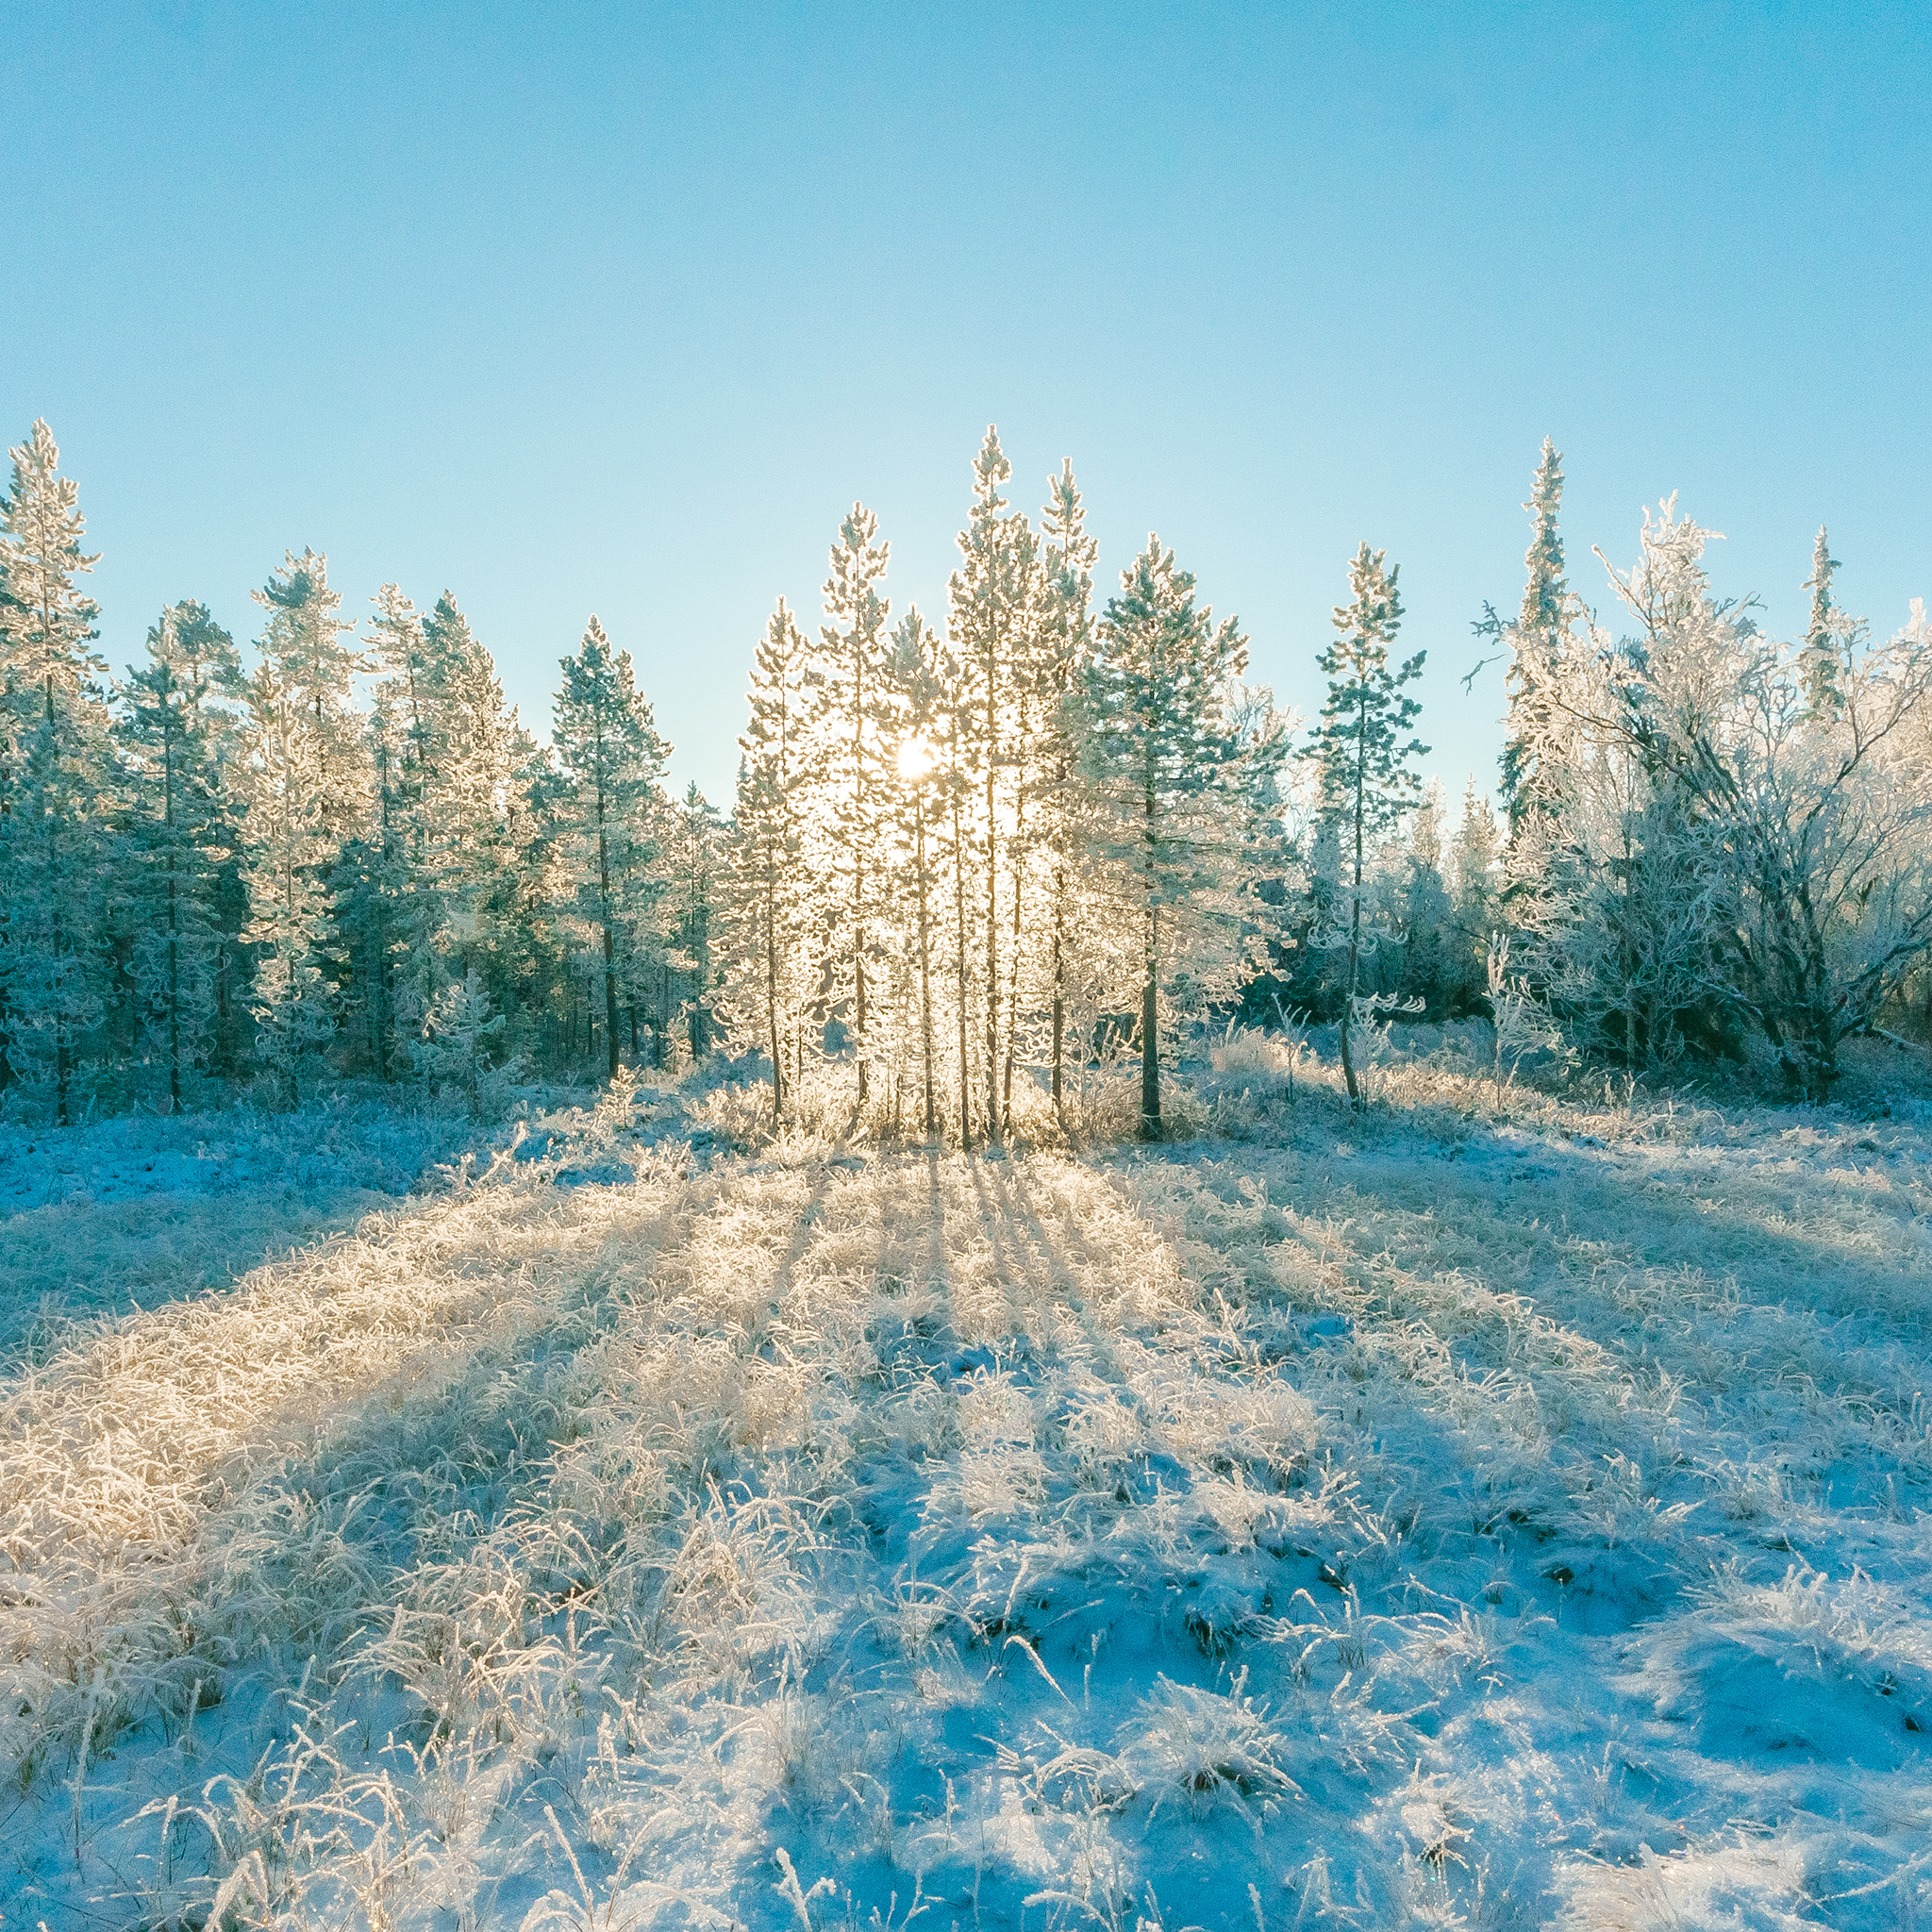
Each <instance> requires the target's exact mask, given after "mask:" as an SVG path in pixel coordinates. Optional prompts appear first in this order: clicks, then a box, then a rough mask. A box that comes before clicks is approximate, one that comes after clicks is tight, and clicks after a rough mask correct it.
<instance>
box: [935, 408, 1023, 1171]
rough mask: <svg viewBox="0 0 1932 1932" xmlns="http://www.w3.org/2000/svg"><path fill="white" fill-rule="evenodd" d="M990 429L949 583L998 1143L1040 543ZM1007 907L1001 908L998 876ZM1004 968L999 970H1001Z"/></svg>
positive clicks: (1005, 1102) (992, 1122)
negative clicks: (1013, 503) (964, 721)
mask: <svg viewBox="0 0 1932 1932" xmlns="http://www.w3.org/2000/svg"><path fill="white" fill-rule="evenodd" d="M1012 474H1013V470H1012V465H1011V464H1010V463H1009V462H1008V460H1007V458H1006V453H1005V452H1004V451H1003V450H1002V449H1001V448H1000V440H999V432H998V430H997V429H996V428H995V427H994V426H993V425H988V427H987V432H986V441H984V442H983V443H982V444H981V446H980V451H979V455H978V456H977V458H974V465H973V511H972V515H971V517H970V518H969V519H968V522H967V525H966V528H965V529H963V530H962V531H960V533H959V538H958V543H959V551H960V557H961V561H960V564H959V567H958V569H957V570H956V571H954V573H953V575H952V577H951V578H950V580H949V581H948V584H947V598H948V606H949V613H950V614H949V627H950V630H951V633H952V641H953V648H954V650H955V652H956V654H957V656H958V662H959V666H960V669H961V671H962V672H963V673H964V675H965V678H966V692H967V696H968V699H969V703H970V711H969V713H968V718H969V719H970V734H969V735H968V736H967V737H966V738H965V740H964V741H963V742H962V744H961V746H960V751H961V753H962V754H963V757H964V760H965V767H964V768H965V770H966V772H967V773H968V774H969V775H970V778H971V780H972V784H973V789H974V811H975V814H976V823H975V824H974V844H975V846H976V847H977V849H976V851H975V853H974V858H976V860H977V869H978V874H979V877H978V881H977V883H978V894H979V897H980V903H981V907H982V909H983V918H982V922H981V931H980V937H981V939H982V941H983V942H984V945H985V962H986V974H985V985H984V988H983V990H982V993H981V1000H982V1004H983V1007H984V1011H983V1013H982V1015H981V1020H982V1024H983V1026H984V1029H985V1048H986V1062H985V1066H984V1069H983V1077H984V1082H985V1094H986V1131H987V1137H988V1139H989V1140H990V1141H993V1142H995V1143H997V1142H998V1141H999V1140H1000V1138H1001V1136H1002V1134H1003V1132H1004V1131H1005V1127H1006V1124H1007V1115H1008V1106H1009V1101H1010V1094H1011V1085H1010V1073H1009V1063H1010V1059H1011V1053H1010V1051H1008V1052H1004V1053H1003V1052H1002V1046H1001V1035H1000V1012H1001V1008H1002V1006H1003V1005H1004V1006H1005V1007H1006V1008H1007V1011H1008V1048H1010V1043H1011V1042H1010V1034H1011V1031H1012V1024H1011V1022H1012V1016H1013V1013H1014V1008H1015V1004H1016V1002H1015V996H1014V994H1013V992H1012V991H1011V990H1010V988H1008V991H1006V993H1005V997H1004V998H1003V996H1002V989H1003V981H1009V980H1010V978H1011V967H1012V964H1013V962H1014V961H1016V960H1017V957H1018V948H1019V946H1020V943H1021V941H1022V940H1023V938H1024V929H1023V926H1022V925H1021V924H1020V916H1021V913H1022V909H1023V908H1022V904H1021V900H1022V894H1023V892H1024V865H1025V858H1026V852H1025V845H1026V841H1025V838H1024V809H1023V803H1022V801H1023V798H1024V791H1025V784H1024V763H1025V747H1024V741H1023V740H1022V737H1021V728H1022V725H1021V721H1022V715H1023V710H1024V696H1025V692H1026V691H1027V689H1028V687H1029V685H1030V683H1031V681H1032V679H1033V677H1034V675H1035V669H1036V666H1035V658H1036V638H1037V633H1038V630H1039V628H1040V624H1041V606H1042V603H1043V597H1042V581H1041V567H1040V544H1039V539H1038V538H1037V537H1036V536H1035V535H1034V532H1033V528H1032V526H1031V525H1029V524H1028V523H1027V521H1026V518H1025V515H1024V512H1022V511H1019V510H1015V509H1011V508H1008V503H1007V499H1006V498H1005V497H1003V496H1002V495H1001V494H1000V487H1001V485H1002V484H1004V483H1006V482H1007V481H1008V479H1009V478H1010V477H1011V475H1012ZM1003 871H1004V872H1005V874H1006V875H1007V891H1008V908H1007V916H1006V919H1005V920H1004V921H1003V920H1002V918H1001V916H1000V886H1001V874H1002V872H1003ZM1003 964H1005V965H1007V966H1008V971H1007V972H1004V973H1003V972H1002V966H1003Z"/></svg>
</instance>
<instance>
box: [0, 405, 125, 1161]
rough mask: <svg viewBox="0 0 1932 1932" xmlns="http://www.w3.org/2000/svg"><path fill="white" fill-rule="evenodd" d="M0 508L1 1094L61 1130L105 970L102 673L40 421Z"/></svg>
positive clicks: (65, 493)
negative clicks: (28, 1098)
mask: <svg viewBox="0 0 1932 1932" xmlns="http://www.w3.org/2000/svg"><path fill="white" fill-rule="evenodd" d="M9 454H10V456H11V458H12V460H13V475H12V483H11V487H10V489H9V490H8V494H7V496H6V499H5V501H4V504H0V583H4V585H5V590H6V602H5V604H4V606H0V1086H4V1085H10V1084H13V1083H15V1082H25V1083H26V1084H28V1085H30V1086H31V1087H34V1088H37V1089H39V1090H41V1091H44V1092H45V1093H46V1094H47V1095H48V1097H49V1098H50V1099H51V1101H52V1104H53V1108H54V1113H55V1117H56V1118H57V1119H58V1121H60V1122H62V1123H63V1124H64V1123H65V1122H66V1121H67V1120H68V1119H69V1118H70V1114H71V1107H72V1100H73V1092H74V1085H75V1078H76V1076H77V1074H78V1073H79V1071H80V1066H81V1060H82V1055H83V1053H84V1051H85V1049H86V1046H87V1044H88V1042H89V1040H90V1036H91V1035H92V1033H93V1031H94V1029H95V1028H96V1026H97V1025H98V1024H99V1023H100V1020H101V1017H102V1014H103V1011H104V1008H105V999H106V991H107V967H108V961H107V958H106V952H105V947H104V943H103V941H104V939H105V932H104V929H103V923H102V920H101V913H100V908H102V906H103V903H104V901H105V898H106V886H107V881H108V872H109V869H110V867H111V863H112V855H111V853H110V851H109V848H108V818H107V813H106V810H105V806H106V803H107V800H108V795H109V787H110V784H111V777H112V770H111V752H110V748H109V741H108V710H107V707H106V705H105V703H104V701H103V697H102V690H101V686H102V680H103V677H104V675H105V672H106V666H105V665H104V664H103V663H102V661H101V659H100V658H99V657H98V656H97V655H96V654H95V652H94V651H93V649H92V644H93V640H94V637H95V635H96V633H95V630H94V627H93V625H94V618H95V616H96V615H97V607H96V606H95V604H94V602H93V600H92V598H90V597H88V596H87V595H86V594H85V593H84V592H83V591H81V590H80V589H79V588H78V586H77V584H76V581H75V579H76V578H78V577H79V576H81V575H84V574H85V573H87V572H88V571H91V570H92V568H93V566H94V564H95V562H96V561H98V558H96V557H90V556H88V555H87V554H86V553H85V552H84V550H83V549H82V547H81V544H82V539H83V537H84V535H85V528H86V526H85V524H84V522H83V520H82V517H81V513H80V507H79V492H78V490H77V487H76V486H75V482H74V480H73V479H72V478H71V477H67V476H62V475H60V474H59V460H60V452H59V450H58V447H57V446H56V444H55V441H54V438H53V434H52V432H51V431H50V430H49V429H48V427H47V425H46V424H45V423H42V422H37V423H36V424H35V425H34V426H33V430H32V433H31V434H30V435H29V436H28V438H27V440H26V441H25V442H24V443H23V444H21V445H20V446H19V447H18V448H16V449H14V450H12V451H10V452H9Z"/></svg>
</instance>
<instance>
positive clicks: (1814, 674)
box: [1798, 524, 1850, 718]
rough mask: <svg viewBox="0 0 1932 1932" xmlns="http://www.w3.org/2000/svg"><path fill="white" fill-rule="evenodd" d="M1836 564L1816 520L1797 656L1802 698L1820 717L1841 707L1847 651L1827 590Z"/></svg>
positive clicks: (1835, 607) (1836, 610)
mask: <svg viewBox="0 0 1932 1932" xmlns="http://www.w3.org/2000/svg"><path fill="white" fill-rule="evenodd" d="M1838 568H1839V561H1838V558H1835V557H1834V556H1833V555H1832V554H1831V543H1830V541H1829V540H1828V539H1827V538H1826V536H1825V534H1824V525H1823V524H1820V525H1819V526H1818V536H1817V540H1816V541H1814V542H1813V544H1812V546H1811V575H1809V576H1808V577H1807V578H1806V579H1805V585H1804V588H1805V589H1806V590H1807V591H1809V592H1810V595H1811V608H1810V613H1809V616H1808V618H1807V622H1806V625H1805V642H1804V645H1803V648H1802V649H1801V650H1800V652H1799V658H1798V661H1799V667H1800V675H1801V678H1802V680H1803V684H1804V690H1805V702H1806V703H1807V705H1808V706H1809V707H1810V708H1811V710H1812V712H1813V714H1814V715H1816V716H1818V717H1820V718H1836V717H1837V716H1838V715H1839V714H1840V712H1841V711H1842V710H1843V708H1844V671H1845V662H1846V659H1847V658H1848V657H1849V655H1850V652H1849V650H1848V648H1847V643H1848V641H1847V640H1846V639H1845V637H1844V634H1843V633H1844V624H1843V619H1842V617H1841V616H1840V611H1839V608H1838V605H1837V604H1836V603H1835V602H1834V601H1833V598H1832V594H1831V580H1832V577H1833V576H1834V575H1836V574H1837V571H1838Z"/></svg>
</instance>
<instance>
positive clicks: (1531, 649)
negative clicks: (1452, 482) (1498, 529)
mask: <svg viewBox="0 0 1932 1932" xmlns="http://www.w3.org/2000/svg"><path fill="white" fill-rule="evenodd" d="M1562 504H1563V458H1562V456H1561V454H1560V452H1559V451H1558V450H1557V446H1556V444H1555V443H1554V442H1553V441H1551V440H1550V439H1549V438H1548V437H1547V436H1546V437H1544V438H1543V446H1542V453H1541V456H1540V458H1538V461H1537V466H1536V481H1535V483H1534V484H1533V485H1532V487H1531V490H1530V495H1529V501H1528V502H1527V503H1526V504H1524V509H1526V510H1528V512H1529V513H1530V517H1531V519H1532V530H1531V534H1530V540H1529V550H1528V553H1527V555H1526V556H1525V558H1524V564H1525V567H1526V569H1527V572H1528V575H1527V579H1526V581H1525V582H1524V587H1523V604H1522V608H1520V609H1519V610H1518V612H1517V617H1516V622H1515V624H1514V625H1511V626H1509V627H1508V628H1507V631H1505V632H1504V635H1505V637H1506V639H1507V642H1508V645H1509V649H1510V663H1509V670H1508V674H1507V691H1508V712H1507V717H1506V719H1505V721H1504V732H1505V742H1504V745H1503V765H1502V791H1503V800H1504V805H1505V808H1506V809H1507V813H1508V817H1509V829H1510V832H1511V834H1512V835H1513V834H1514V833H1516V832H1517V831H1518V830H1520V829H1521V827H1522V824H1523V822H1524V817H1525V815H1526V814H1528V813H1530V812H1532V811H1539V812H1550V811H1554V810H1556V809H1557V804H1558V800H1559V790H1558V788H1559V786H1560V773H1559V772H1558V771H1557V769H1556V768H1555V767H1554V765H1553V759H1552V740H1553V736H1554V735H1556V734H1558V733H1559V732H1560V730H1561V724H1560V721H1559V720H1558V719H1557V717H1556V715H1555V713H1554V711H1553V709H1552V705H1551V699H1552V695H1553V686H1554V684H1555V682H1556V680H1557V678H1558V677H1559V675H1560V673H1561V669H1562V662H1563V658H1564V649H1565V643H1566V640H1567V636H1568V625H1569V586H1568V584H1567V583H1566V581H1565V579H1564V575H1563V537H1562V532H1561V530H1560V529H1559V528H1558V525H1557V513H1558V511H1559V510H1560V509H1561V508H1562ZM1493 621H1494V620H1493V618H1492V619H1491V622H1493Z"/></svg>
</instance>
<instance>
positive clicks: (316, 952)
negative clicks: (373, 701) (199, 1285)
mask: <svg viewBox="0 0 1932 1932" xmlns="http://www.w3.org/2000/svg"><path fill="white" fill-rule="evenodd" d="M255 599H256V602H257V603H258V604H259V605H260V606H261V607H262V608H263V609H264V610H266V611H267V613H268V616H267V619H266V621H265V623H264V624H263V625H262V633H261V637H260V639H259V640H258V644H257V650H258V659H259V661H258V664H257V666H256V669H255V671H254V673H253V675H251V676H250V678H249V679H248V683H247V691H246V695H247V706H248V715H247V720H246V723H245V724H244V727H243V738H244V746H245V757H244V761H243V766H242V773H243V781H242V794H243V799H244V804H245V817H244V819H243V842H242V850H243V855H244V862H245V869H244V877H245V881H246V884H247V889H248V910H249V920H248V925H247V927H246V928H245V929H244V931H243V933H242V939H243V941H245V942H246V943H247V944H249V945H251V946H254V947H256V948H258V965H257V968H256V974H255V989H254V992H255V996H254V999H253V1002H252V1008H253V1011H254V1014H255V1021H256V1028H257V1032H256V1051H257V1053H258V1055H259V1056H260V1057H261V1058H262V1060H263V1062H264V1063H265V1065H266V1066H267V1067H268V1069H269V1070H270V1071H271V1073H272V1074H274V1076H275V1084H276V1087H277V1089H278V1091H279V1092H280V1094H281V1096H282V1098H283V1100H284V1101H285V1103H286V1104H287V1105H289V1106H291V1107H292V1106H295V1105H297V1104H298V1103H299V1101H300V1099H301V1095H302V1091H303V1077H304V1074H305V1073H306V1072H307V1071H308V1068H309V1066H310V1065H311V1063H312V1062H313V1060H314V1059H315V1058H316V1057H317V1056H319V1055H320V1054H321V1053H322V1051H323V1050H324V1049H325V1047H326V1045H327V1044H328V1043H329V1041H330V1040H331V1039H332V1038H333V1036H334V1032H335V1021H336V1009H337V1007H338V1005H339V1002H340V991H341V988H340V983H339V979H338V976H337V969H338V947H337V935H336V933H335V930H334V924H335V920H334V911H335V908H334V896H335V888H336V884H337V879H336V868H337V865H338V863H339V861H340V859H341V853H342V846H343V843H344V841H347V840H349V839H351V838H354V837H356V836H357V835H358V833H359V832H360V831H361V830H362V828H363V825H364V823H365V821H366V819H367V817H368V815H369V813H370V810H371V806H372V800H373V793H374V789H375V772H374V761H373V759H372V758H371V757H370V753H369V746H368V742H367V739H366V736H365V733H364V730H363V726H362V721H361V719H360V717H359V716H358V713H357V710H356V706H355V689H354V680H355V676H356V674H357V673H358V671H360V670H362V669H363V668H364V667H365V663H366V659H365V658H363V656H362V654H361V653H360V652H359V651H358V650H357V649H356V647H355V646H354V644H353V643H352V642H351V641H350V640H351V639H352V637H353V635H354V626H353V625H350V624H348V623H347V622H345V621H344V620H343V618H342V617H341V601H342V600H341V593H340V592H338V591H332V590H330V588H329V583H328V559H327V558H326V557H324V556H321V555H319V554H318V553H316V552H315V551H313V550H304V551H303V553H302V555H301V556H300V557H299V558H298V557H296V556H294V555H293V554H292V553H289V554H287V555H285V557H284V559H283V561H282V563H281V565H280V566H279V567H278V568H277V569H276V570H275V572H274V573H273V574H272V575H271V576H270V578H269V580H268V582H267V583H266V584H265V585H264V586H263V587H262V588H261V589H260V590H259V591H256V592H255Z"/></svg>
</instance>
